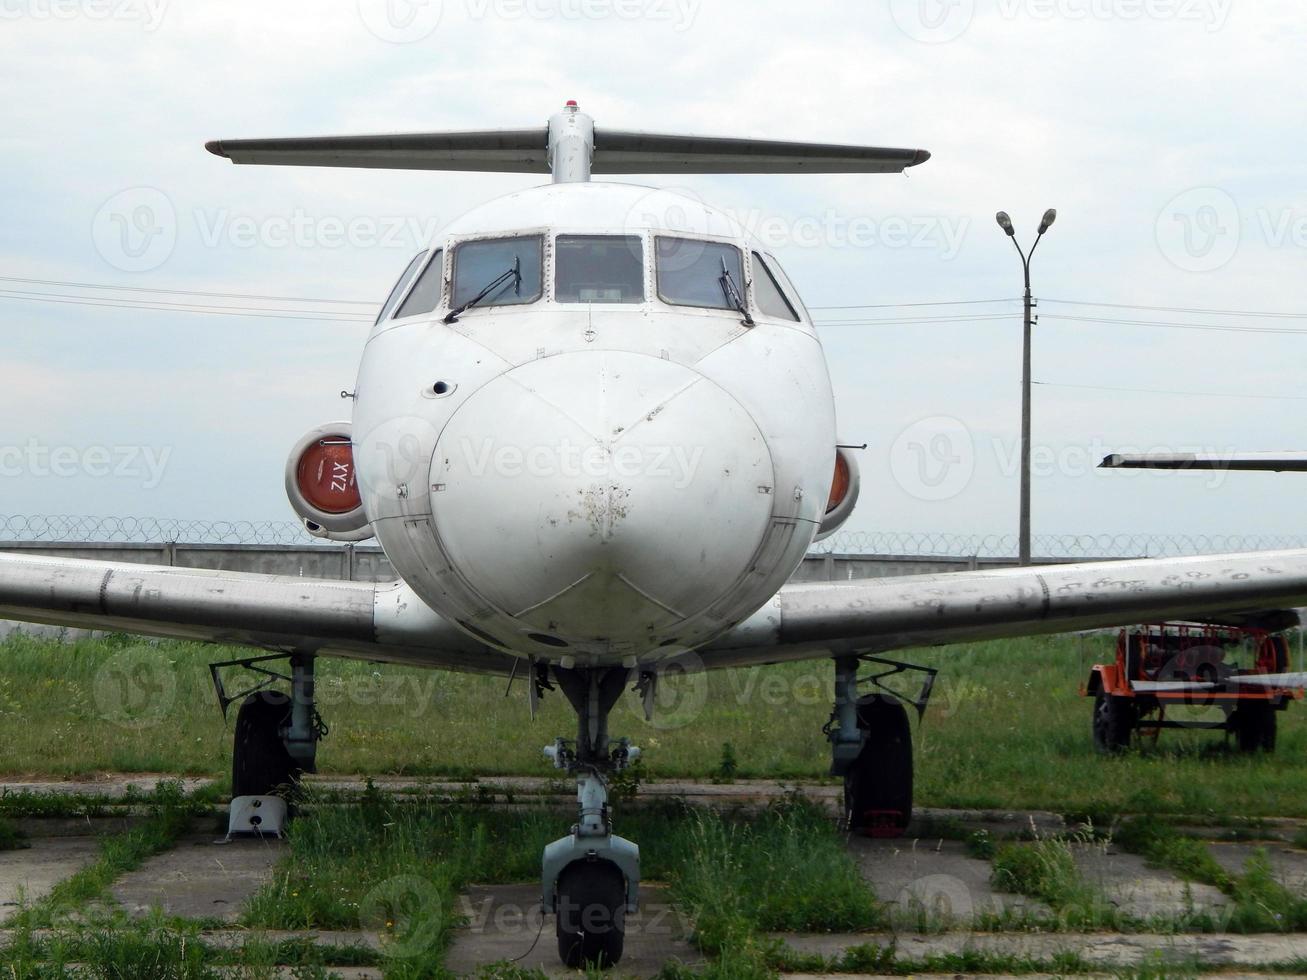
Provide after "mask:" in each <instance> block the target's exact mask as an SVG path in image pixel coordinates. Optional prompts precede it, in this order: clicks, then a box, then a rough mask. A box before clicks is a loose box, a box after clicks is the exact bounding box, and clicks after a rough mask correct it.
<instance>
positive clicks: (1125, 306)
mask: <svg viewBox="0 0 1307 980" xmlns="http://www.w3.org/2000/svg"><path fill="white" fill-rule="evenodd" d="M1039 302H1041V303H1060V304H1062V305H1064V306H1107V307H1111V308H1112V309H1115V310H1145V311H1147V312H1149V313H1201V314H1205V315H1207V316H1265V317H1277V318H1284V319H1293V320H1301V319H1307V313H1270V312H1266V311H1264V310H1205V309H1198V308H1195V307H1188V306H1132V305H1130V304H1129V303H1091V302H1089V301H1088V300H1078V299H1045V298H1043V297H1040V300H1039Z"/></svg>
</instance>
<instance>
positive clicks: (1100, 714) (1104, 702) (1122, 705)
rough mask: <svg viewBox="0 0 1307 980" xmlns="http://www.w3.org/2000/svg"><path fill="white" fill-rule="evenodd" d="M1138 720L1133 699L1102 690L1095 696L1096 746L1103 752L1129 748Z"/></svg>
mask: <svg viewBox="0 0 1307 980" xmlns="http://www.w3.org/2000/svg"><path fill="white" fill-rule="evenodd" d="M1137 720H1138V713H1137V711H1136V709H1135V703H1134V700H1133V699H1131V698H1123V697H1118V696H1117V695H1114V694H1106V693H1104V692H1101V691H1100V692H1099V694H1098V696H1097V697H1096V698H1094V748H1096V749H1098V751H1099V752H1103V753H1116V752H1122V751H1124V750H1125V749H1127V748H1129V746H1130V736H1131V734H1132V733H1133V732H1134V728H1135V722H1136V721H1137Z"/></svg>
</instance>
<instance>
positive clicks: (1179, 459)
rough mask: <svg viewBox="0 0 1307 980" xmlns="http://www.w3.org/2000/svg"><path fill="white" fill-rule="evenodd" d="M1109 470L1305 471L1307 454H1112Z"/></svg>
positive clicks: (1104, 464)
mask: <svg viewBox="0 0 1307 980" xmlns="http://www.w3.org/2000/svg"><path fill="white" fill-rule="evenodd" d="M1099 465H1100V466H1101V467H1102V468H1103V469H1108V470H1245V471H1251V472H1269V473H1284V472H1297V473H1302V472H1307V453H1297V452H1291V453H1113V454H1112V455H1111V456H1108V457H1107V458H1105V459H1104V460H1103V462H1102V463H1100V464H1099Z"/></svg>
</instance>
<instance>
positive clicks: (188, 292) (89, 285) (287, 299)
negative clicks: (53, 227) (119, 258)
mask: <svg viewBox="0 0 1307 980" xmlns="http://www.w3.org/2000/svg"><path fill="white" fill-rule="evenodd" d="M0 282H21V283H27V284H28V285H35V286H63V287H67V288H69V289H106V290H121V291H125V292H134V293H167V294H169V295H172V296H216V297H218V298H220V299H254V300H265V301H269V302H277V303H344V304H347V305H351V306H373V307H375V306H378V305H380V304H378V303H374V302H370V301H368V300H363V299H326V298H324V297H313V296H264V295H260V294H257V293H215V292H205V291H204V290H200V289H159V288H155V287H149V286H115V285H110V284H108V283H96V282H62V281H60V280H58V279H20V278H19V277H17V276H0Z"/></svg>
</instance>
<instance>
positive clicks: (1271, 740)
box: [1230, 701, 1276, 752]
mask: <svg viewBox="0 0 1307 980" xmlns="http://www.w3.org/2000/svg"><path fill="white" fill-rule="evenodd" d="M1275 729H1276V717H1275V707H1274V705H1272V704H1271V702H1270V701H1248V702H1245V703H1244V704H1242V705H1240V706H1239V707H1238V708H1235V709H1234V711H1232V712H1231V713H1230V730H1231V731H1233V732H1234V737H1235V741H1236V742H1237V743H1238V746H1239V751H1240V752H1274V751H1275Z"/></svg>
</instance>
